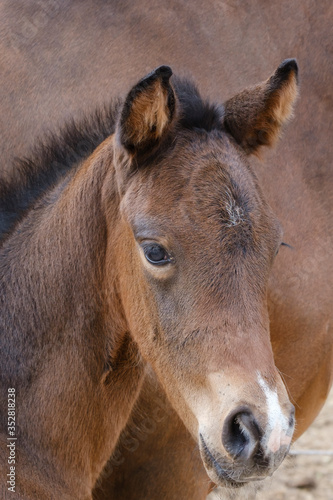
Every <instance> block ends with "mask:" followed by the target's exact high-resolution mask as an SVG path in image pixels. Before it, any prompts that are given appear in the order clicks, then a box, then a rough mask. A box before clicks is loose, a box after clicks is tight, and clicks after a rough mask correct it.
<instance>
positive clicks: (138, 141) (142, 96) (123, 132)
mask: <svg viewBox="0 0 333 500" xmlns="http://www.w3.org/2000/svg"><path fill="white" fill-rule="evenodd" d="M171 75H172V71H171V68H169V66H160V67H159V68H157V69H155V70H154V71H153V72H152V73H150V74H149V75H147V76H146V77H145V78H143V79H142V80H140V81H139V83H138V84H137V85H135V86H134V87H133V88H132V90H131V91H130V93H129V94H128V96H127V98H126V100H125V103H124V106H123V109H122V112H121V116H120V121H119V123H118V138H119V140H120V143H121V144H122V146H124V147H125V148H126V149H127V150H128V151H129V152H130V153H135V152H142V151H145V150H146V149H148V148H151V147H153V146H155V145H156V144H157V143H158V141H159V140H160V139H161V138H162V136H163V134H164V133H165V132H166V130H167V129H168V127H169V125H170V123H171V122H172V118H173V116H174V112H175V94H174V91H173V89H172V86H171V84H170V81H169V80H170V77H171Z"/></svg>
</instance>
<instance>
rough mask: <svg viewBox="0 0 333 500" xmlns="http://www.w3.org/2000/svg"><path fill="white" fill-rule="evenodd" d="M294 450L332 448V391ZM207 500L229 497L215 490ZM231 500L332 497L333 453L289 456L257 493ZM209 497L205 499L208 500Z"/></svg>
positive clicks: (320, 499)
mask: <svg viewBox="0 0 333 500" xmlns="http://www.w3.org/2000/svg"><path fill="white" fill-rule="evenodd" d="M292 449H293V450H326V451H327V450H329V451H331V452H332V451H333V390H332V391H331V393H330V396H329V398H328V400H327V402H326V404H325V406H324V408H323V409H322V411H321V413H320V414H319V416H318V417H317V419H316V421H315V422H314V423H313V424H312V426H311V427H310V428H309V429H308V430H307V431H306V432H305V434H303V436H302V437H300V439H299V440H298V441H297V442H296V443H295V444H294V445H293V447H292ZM208 498H209V500H222V499H223V500H224V499H227V498H228V496H226V495H225V493H223V494H218V493H215V494H214V495H210V496H209V497H208ZM229 498H232V499H233V500H252V499H254V498H255V500H333V456H319V455H318V456H313V455H312V456H309V455H297V456H290V457H288V458H287V459H286V460H285V462H284V464H283V465H282V466H281V467H280V468H279V469H278V471H277V472H276V473H275V474H274V476H273V477H272V478H269V479H266V480H265V481H264V482H263V487H262V489H261V490H260V491H259V492H257V494H256V495H254V494H251V492H250V491H248V492H245V491H244V492H243V493H236V494H235V495H231V496H230V497H229ZM207 500H208V499H207Z"/></svg>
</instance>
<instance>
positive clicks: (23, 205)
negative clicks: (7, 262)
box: [0, 77, 222, 243]
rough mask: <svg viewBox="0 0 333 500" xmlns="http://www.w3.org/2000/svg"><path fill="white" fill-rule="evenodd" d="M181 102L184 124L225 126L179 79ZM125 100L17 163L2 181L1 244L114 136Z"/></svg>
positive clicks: (71, 125) (49, 137)
mask: <svg viewBox="0 0 333 500" xmlns="http://www.w3.org/2000/svg"><path fill="white" fill-rule="evenodd" d="M172 83H173V86H174V88H175V91H176V94H177V98H178V102H179V114H178V120H179V124H180V125H181V126H182V127H184V128H186V129H195V128H200V129H204V130H207V131H210V130H212V129H214V128H220V127H221V116H222V111H221V108H220V107H219V106H216V105H211V104H209V103H208V101H205V100H203V99H202V97H201V95H200V93H199V91H198V89H197V87H196V86H195V84H194V83H193V82H192V81H191V80H188V79H185V78H177V77H173V82H172ZM121 103H122V101H121V100H113V101H112V102H111V103H109V104H108V105H105V106H104V107H103V108H101V109H99V110H96V111H95V112H94V113H93V114H91V115H90V116H84V117H83V118H81V119H80V120H71V121H69V122H68V123H67V124H65V126H64V127H63V128H62V129H61V130H60V131H59V132H58V133H48V134H46V136H45V137H44V139H42V140H40V141H39V142H37V144H36V145H35V147H34V148H33V150H32V153H31V154H30V155H29V157H25V158H21V159H15V160H14V163H13V165H12V168H11V175H10V176H9V177H8V178H5V176H3V177H2V178H1V177H0V243H1V241H2V240H4V239H5V237H6V236H7V235H9V234H10V232H11V231H12V230H13V229H14V227H15V225H16V224H17V223H18V222H19V221H20V220H21V219H23V217H24V216H25V214H26V213H27V212H28V210H29V209H30V208H31V207H32V206H33V205H34V204H35V203H36V201H37V200H38V199H39V198H40V197H41V196H43V195H44V194H45V193H46V192H47V191H48V190H49V189H51V188H52V187H54V186H55V185H56V184H57V183H58V182H60V181H61V179H63V178H64V177H65V176H66V174H68V173H69V172H75V170H76V168H77V167H78V166H79V165H80V163H81V161H82V160H84V159H85V158H87V157H88V156H89V155H90V154H91V153H92V152H93V151H94V150H95V149H96V148H97V147H98V146H99V145H100V144H101V143H102V142H103V141H104V140H105V139H106V138H107V137H108V136H110V135H111V134H113V133H114V131H115V124H116V120H117V117H118V114H119V111H120V107H121Z"/></svg>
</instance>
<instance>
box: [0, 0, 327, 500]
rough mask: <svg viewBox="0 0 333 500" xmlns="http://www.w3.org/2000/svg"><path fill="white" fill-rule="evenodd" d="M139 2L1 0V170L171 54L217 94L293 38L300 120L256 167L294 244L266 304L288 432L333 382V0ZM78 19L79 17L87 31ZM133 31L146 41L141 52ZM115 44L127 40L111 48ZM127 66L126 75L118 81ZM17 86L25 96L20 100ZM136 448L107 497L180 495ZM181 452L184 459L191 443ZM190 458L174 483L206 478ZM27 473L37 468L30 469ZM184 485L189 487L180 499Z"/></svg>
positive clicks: (310, 415)
mask: <svg viewBox="0 0 333 500" xmlns="http://www.w3.org/2000/svg"><path fill="white" fill-rule="evenodd" d="M140 5H141V9H142V10H141V12H144V16H143V17H142V18H141V17H140V16H139V17H140V19H138V17H137V16H138V11H137V10H136V11H135V12H134V10H133V11H132V10H131V9H132V7H131V6H130V5H126V6H124V7H122V6H121V5H120V4H119V5H118V4H116V3H114V4H109V3H107V4H103V5H102V4H99V5H98V8H96V4H95V3H93V2H91V1H90V0H89V1H88V0H86V1H83V2H81V3H80V14H81V16H80V20H79V19H77V18H76V12H77V11H76V8H77V6H76V5H74V3H72V4H71V3H68V4H66V6H64V5H62V6H61V9H60V8H52V9H51V7H50V5H47V2H45V5H43V4H42V3H38V5H37V4H35V5H34V6H33V5H32V4H30V3H28V2H24V3H23V2H21V4H19V5H18V4H17V3H15V4H13V3H11V2H9V1H8V2H6V1H4V2H2V4H1V6H0V8H1V16H0V18H1V22H2V28H3V29H2V39H1V43H2V50H1V56H0V57H1V62H2V67H3V68H5V71H3V72H2V73H1V75H0V78H1V89H2V92H3V95H4V96H5V98H4V99H3V100H2V102H1V109H2V112H1V115H0V121H1V136H2V155H1V161H2V163H3V168H4V169H6V170H9V168H10V167H9V166H10V163H11V162H10V161H9V159H10V158H12V157H13V156H14V155H22V154H25V153H26V152H27V151H28V150H29V149H30V147H31V144H32V143H33V141H34V140H35V136H36V135H38V134H41V133H42V131H43V130H44V129H45V128H49V127H50V125H49V124H50V123H51V124H57V123H58V122H59V121H62V120H63V118H64V117H66V116H70V115H73V114H74V115H77V114H78V112H79V110H81V109H82V107H83V106H84V108H86V109H88V110H89V109H93V108H94V107H95V106H96V104H98V103H100V102H101V101H104V100H107V99H108V97H109V95H110V92H111V93H112V94H113V95H117V94H119V93H121V92H123V91H124V89H125V87H126V86H127V83H126V86H125V84H124V83H125V81H126V82H128V81H129V80H132V81H134V80H135V79H136V78H137V77H138V76H139V75H143V74H144V73H145V72H147V71H148V70H149V69H151V68H152V67H154V66H157V65H158V64H160V63H161V62H164V61H165V62H168V63H170V64H171V65H172V67H173V69H174V70H175V71H176V72H178V71H179V70H180V69H182V68H187V70H188V71H189V72H191V73H192V74H193V75H194V76H195V78H196V80H197V81H198V82H199V84H200V87H201V88H203V89H205V91H207V94H208V95H210V96H214V97H215V98H216V97H219V99H220V96H221V95H222V96H225V97H229V96H230V94H231V93H232V92H234V90H237V89H238V90H240V89H241V88H242V87H243V88H244V87H245V86H248V85H249V84H253V83H255V82H257V81H258V80H260V79H263V78H264V77H266V76H267V74H269V71H271V69H272V61H273V60H274V61H275V62H276V63H278V62H279V61H280V60H282V59H283V58H285V57H286V56H287V55H289V54H290V47H292V48H293V50H292V54H293V55H295V56H296V57H297V58H298V61H299V64H300V66H301V68H302V83H303V85H302V99H301V101H300V103H299V106H298V108H297V115H296V120H295V121H294V123H293V124H292V125H291V127H290V129H289V130H288V136H287V137H286V138H285V139H284V142H283V147H282V148H280V149H279V151H278V152H277V153H272V154H270V155H269V157H268V159H267V161H266V165H264V166H262V165H260V164H256V165H255V167H256V174H257V176H258V178H259V183H260V185H261V186H262V189H263V190H264V192H265V195H266V198H267V199H268V201H269V203H270V205H271V206H272V207H273V209H274V212H275V213H276V214H277V215H278V218H279V220H280V221H281V222H282V224H283V227H284V232H285V235H284V240H285V241H287V242H288V243H290V244H292V245H293V247H294V249H295V250H294V251H291V250H290V249H287V248H282V249H281V250H280V252H279V255H278V257H277V259H276V261H275V263H274V266H273V270H272V273H271V275H270V280H269V313H270V325H271V326H270V330H271V340H272V346H273V350H274V355H275V361H276V364H277V366H278V368H279V369H280V370H281V371H282V373H283V376H284V379H285V382H286V384H287V386H288V390H289V392H290V394H291V399H292V401H294V402H295V403H296V411H297V421H298V425H297V431H296V436H297V435H300V434H301V433H302V432H304V430H305V429H306V428H307V427H308V425H310V423H311V421H312V420H313V419H314V418H315V416H316V414H317V413H318V411H319V409H320V407H321V406H322V404H323V402H324V401H325V398H326V396H327V392H328V390H329V387H330V385H331V381H332V370H331V367H332V340H331V339H332V329H331V321H332V320H331V314H332V308H331V303H332V296H331V294H332V289H333V286H332V268H331V265H332V255H331V249H332V240H331V238H332V225H331V216H330V214H331V211H332V188H331V186H332V169H331V161H330V159H331V158H332V142H331V140H330V136H331V135H332V134H331V119H330V116H331V113H332V109H331V100H330V96H329V89H330V88H332V82H331V75H332V74H333V72H332V68H331V62H332V60H331V59H329V58H327V56H326V54H325V51H324V50H323V46H324V43H323V40H326V39H327V37H328V33H329V30H330V26H331V11H330V4H329V2H328V3H327V5H326V4H325V3H323V4H321V5H320V6H319V7H318V4H317V3H315V2H312V1H310V0H309V1H307V2H305V3H304V2H303V3H302V5H297V6H295V7H294V8H293V7H290V3H289V2H270V3H262V2H257V3H255V4H253V5H252V6H247V8H246V9H243V7H242V5H238V4H237V2H236V3H235V4H230V3H228V4H223V6H222V5H221V6H220V5H217V4H216V2H208V3H207V2H206V3H205V4H204V5H203V4H202V2H201V3H200V2H195V4H193V8H192V9H191V10H190V11H189V9H188V8H186V9H184V8H183V6H182V5H181V4H180V3H177V4H175V5H170V6H169V7H165V4H163V5H162V3H161V4H159V2H156V3H154V6H153V8H152V4H151V2H149V5H148V3H144V2H142V4H140ZM133 9H134V7H133ZM43 12H44V13H46V14H45V16H44V20H45V23H46V24H42V23H41V24H38V29H36V30H33V29H30V31H29V30H28V29H24V28H27V27H29V26H30V27H31V25H32V26H33V23H34V22H35V21H36V19H37V17H36V16H37V15H39V14H41V13H43ZM157 13H158V16H157ZM51 14H52V15H51ZM82 18H84V19H86V21H87V22H86V24H85V29H84V30H82V23H81V19H82ZM115 19H116V20H117V21H116V22H114V20H115ZM133 19H134V21H133ZM156 19H158V22H156ZM29 23H30V24H29ZM74 26H76V28H74ZM184 33H186V35H185V36H184ZM237 33H239V34H240V35H239V36H238V35H237ZM208 34H209V35H208ZM318 34H320V36H319V35H318ZM59 35H60V36H59ZM78 39H79V40H80V43H78ZM100 40H104V41H105V43H103V44H101V43H99V42H100ZM139 40H140V47H143V46H144V47H145V50H137V47H138V45H137V43H138V41H139ZM152 40H153V42H152ZM212 40H214V41H215V42H216V43H211V41H212ZM117 46H118V47H119V46H121V47H122V50H112V48H113V47H117ZM244 46H245V47H246V50H244ZM59 53H61V55H62V57H61V58H59ZM198 53H199V54H200V64H198ZM124 54H125V57H124ZM129 60H130V62H131V64H130V65H129ZM101 61H102V63H101ZM82 68H85V71H84V72H83V71H82ZM121 75H126V77H125V76H124V79H122V77H121ZM111 82H112V85H111ZM111 87H112V91H111V90H110V89H111ZM21 96H26V97H25V98H24V105H22V97H21ZM82 96H84V98H85V99H84V103H83V102H82ZM220 100H221V99H220ZM51 127H52V128H53V125H51ZM305 346H306V347H307V349H306V350H305ZM300 353H302V356H300V355H299V354H300ZM165 426H166V423H165V422H163V427H165ZM163 427H162V428H161V429H160V431H156V432H157V434H152V437H151V439H150V438H147V440H146V441H145V442H141V444H140V448H139V450H140V456H142V455H143V454H145V453H146V456H147V459H148V457H149V454H150V453H151V454H152V453H153V452H152V451H149V450H152V449H153V448H154V447H156V445H157V444H158V441H159V439H158V438H157V436H161V435H162V436H163V432H164V431H163ZM155 436H156V438H155ZM183 441H186V437H185V434H184V437H183ZM171 442H172V439H171V437H170V441H169V443H170V444H169V447H170V449H172V448H173V447H174V448H175V447H176V445H177V444H178V443H179V435H178V434H177V433H176V432H175V443H176V444H174V443H173V444H171ZM157 449H158V447H157ZM182 449H183V446H182ZM180 453H181V452H180ZM171 455H172V453H171ZM137 457H138V455H137V454H136V453H132V454H131V455H130V456H128V457H126V462H125V463H124V464H123V465H121V466H119V467H118V468H117V474H118V477H119V475H122V476H123V477H124V478H127V479H126V480H124V482H123V483H122V484H121V486H120V485H119V484H118V485H117V488H116V490H110V492H109V495H113V497H114V498H126V499H129V498H135V499H136V500H138V499H139V495H140V494H141V490H142V491H144V492H145V493H142V494H143V497H142V498H145V499H146V498H149V499H154V498H160V495H159V492H160V490H161V486H160V483H159V480H161V482H162V484H165V482H167V484H168V488H167V489H166V494H165V498H168V499H172V500H173V499H175V498H179V482H176V481H175V479H174V478H173V481H172V482H170V481H169V479H168V475H167V470H168V469H169V468H170V465H169V463H168V456H167V453H165V454H163V457H161V461H160V463H158V458H159V453H157V455H156V456H155V464H156V465H155V467H154V469H153V471H154V472H153V473H152V474H151V475H150V476H149V479H148V484H146V485H145V483H144V481H145V477H146V476H145V474H144V473H143V474H142V475H141V476H140V478H139V481H138V482H137V483H134V484H133V483H132V482H131V478H132V477H133V474H134V471H135V470H136V465H137V462H138V458H137ZM187 460H191V456H190V454H188V455H187ZM22 463H27V461H25V460H22ZM172 463H173V458H171V459H170V464H171V465H172ZM188 463H189V462H188V461H186V460H185V458H184V462H183V463H181V462H179V463H178V468H177V473H178V478H180V482H181V483H182V484H184V485H185V484H186V482H187V481H196V480H197V481H199V483H200V482H201V481H205V479H204V478H205V473H204V472H203V473H202V475H201V476H199V473H198V471H196V473H195V474H194V476H193V475H191V472H190V470H189V468H188V465H187V464H188ZM53 466H54V463H53ZM147 470H149V469H147ZM34 474H35V475H38V474H39V475H40V473H39V472H38V468H37V469H36V468H35V469H34ZM136 474H138V471H136ZM113 477H114V476H113ZM33 478H34V483H35V484H36V481H35V476H33ZM144 485H145V486H144ZM174 485H175V486H174ZM139 486H140V488H139ZM145 488H146V489H145ZM190 491H191V493H190V495H189V497H188V498H191V499H193V498H194V496H193V494H192V492H193V489H192V488H191V490H190ZM185 494H186V487H185V488H183V498H185V496H184V495H185ZM37 497H38V498H42V496H39V495H38V494H36V498H37ZM203 497H204V494H203V496H200V495H199V496H198V498H203ZM63 498H64V497H63Z"/></svg>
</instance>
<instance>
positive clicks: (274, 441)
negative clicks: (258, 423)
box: [257, 372, 291, 453]
mask: <svg viewBox="0 0 333 500" xmlns="http://www.w3.org/2000/svg"><path fill="white" fill-rule="evenodd" d="M257 375H258V382H259V385H260V387H261V388H262V390H263V392H264V394H265V396H266V401H267V416H268V432H267V433H266V435H267V436H268V440H267V448H268V450H269V451H270V452H272V453H276V452H277V451H278V450H279V449H280V448H281V446H288V445H289V444H290V441H291V436H288V435H287V434H286V432H287V431H288V429H289V420H288V418H287V417H286V416H285V415H284V414H283V412H282V409H281V406H280V403H279V398H278V394H277V390H275V391H273V390H272V389H270V388H269V387H268V385H267V383H266V382H265V380H264V379H263V378H262V376H261V375H260V373H259V372H258V374H257Z"/></svg>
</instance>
